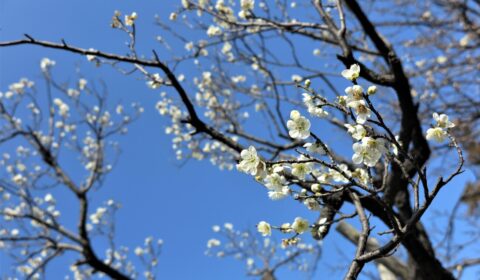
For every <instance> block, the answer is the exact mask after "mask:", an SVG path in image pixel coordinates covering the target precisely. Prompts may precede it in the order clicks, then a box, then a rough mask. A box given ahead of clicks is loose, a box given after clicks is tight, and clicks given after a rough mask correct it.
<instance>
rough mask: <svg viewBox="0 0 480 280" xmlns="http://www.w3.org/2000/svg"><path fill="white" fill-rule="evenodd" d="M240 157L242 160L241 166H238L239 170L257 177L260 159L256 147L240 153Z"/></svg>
mask: <svg viewBox="0 0 480 280" xmlns="http://www.w3.org/2000/svg"><path fill="white" fill-rule="evenodd" d="M240 157H241V158H242V160H241V161H240V163H239V164H237V169H238V170H240V171H242V172H245V173H249V174H250V175H252V176H255V175H256V174H257V169H258V166H259V164H260V157H259V156H258V155H257V150H256V149H255V147H253V146H250V147H248V149H245V150H243V151H242V152H241V153H240Z"/></svg>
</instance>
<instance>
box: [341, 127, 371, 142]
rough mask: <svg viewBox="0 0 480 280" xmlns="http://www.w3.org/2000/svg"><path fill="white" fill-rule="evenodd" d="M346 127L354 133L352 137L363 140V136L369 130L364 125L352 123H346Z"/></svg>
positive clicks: (349, 131)
mask: <svg viewBox="0 0 480 280" xmlns="http://www.w3.org/2000/svg"><path fill="white" fill-rule="evenodd" d="M345 127H346V128H347V129H348V133H350V134H351V135H352V138H353V139H355V140H362V138H363V137H365V136H366V135H367V131H366V130H365V128H364V127H363V125H360V124H357V125H351V124H348V123H347V124H345Z"/></svg>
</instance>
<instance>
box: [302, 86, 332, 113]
mask: <svg viewBox="0 0 480 280" xmlns="http://www.w3.org/2000/svg"><path fill="white" fill-rule="evenodd" d="M307 81H309V80H307ZM302 95H303V103H304V104H305V106H307V109H308V112H309V113H310V115H312V116H316V117H320V118H321V117H325V116H328V112H327V111H325V110H323V108H322V107H321V104H318V100H317V99H316V98H314V97H313V96H311V95H310V94H308V93H306V92H305V93H303V94H302Z"/></svg>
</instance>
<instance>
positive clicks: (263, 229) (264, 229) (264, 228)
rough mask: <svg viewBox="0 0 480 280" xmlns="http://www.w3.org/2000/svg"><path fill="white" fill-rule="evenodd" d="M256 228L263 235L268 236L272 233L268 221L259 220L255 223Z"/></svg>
mask: <svg viewBox="0 0 480 280" xmlns="http://www.w3.org/2000/svg"><path fill="white" fill-rule="evenodd" d="M257 230H258V232H260V233H261V234H262V235H263V236H270V235H272V227H271V226H270V224H269V223H267V222H265V221H261V222H260V223H258V225H257Z"/></svg>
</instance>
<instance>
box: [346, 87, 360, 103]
mask: <svg viewBox="0 0 480 280" xmlns="http://www.w3.org/2000/svg"><path fill="white" fill-rule="evenodd" d="M345 93H346V94H347V106H348V107H352V108H353V107H354V105H350V103H353V102H355V101H358V100H362V99H363V88H362V87H361V86H359V85H354V86H351V87H347V88H346V89H345Z"/></svg>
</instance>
